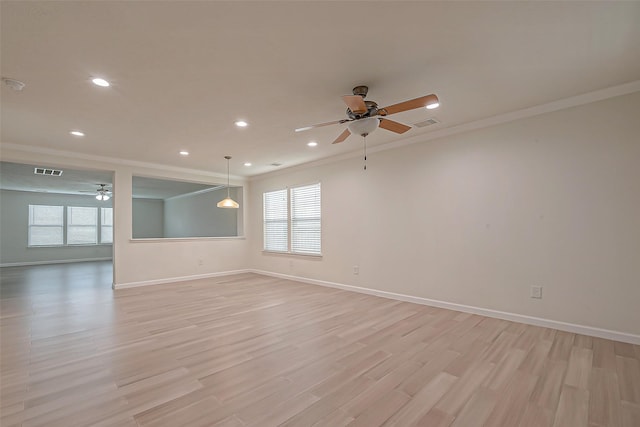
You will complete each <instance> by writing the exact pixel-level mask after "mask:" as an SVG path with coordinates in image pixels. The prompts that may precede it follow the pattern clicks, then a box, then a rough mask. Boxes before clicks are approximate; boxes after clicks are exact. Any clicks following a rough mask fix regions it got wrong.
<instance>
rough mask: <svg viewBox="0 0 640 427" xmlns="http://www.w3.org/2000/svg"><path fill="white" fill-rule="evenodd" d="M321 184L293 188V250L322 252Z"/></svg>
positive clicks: (298, 251)
mask: <svg viewBox="0 0 640 427" xmlns="http://www.w3.org/2000/svg"><path fill="white" fill-rule="evenodd" d="M320 231H321V230H320V184H319V183H318V184H313V185H307V186H304V187H294V188H292V189H291V252H293V253H301V254H316V255H319V254H320V253H321V251H320V250H321V247H320Z"/></svg>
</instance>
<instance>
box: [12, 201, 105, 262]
mask: <svg viewBox="0 0 640 427" xmlns="http://www.w3.org/2000/svg"><path fill="white" fill-rule="evenodd" d="M94 196H95V195H87V196H79V195H72V194H53V193H36V192H30V191H11V190H0V265H7V264H9V265H13V264H33V263H47V262H64V261H82V260H88V259H111V254H112V247H111V245H110V244H107V245H89V246H57V247H28V246H27V243H28V233H29V205H52V206H91V207H93V206H95V207H111V202H110V201H107V202H100V201H98V200H96V198H95V197H94Z"/></svg>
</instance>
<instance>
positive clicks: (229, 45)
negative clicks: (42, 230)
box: [0, 1, 640, 176]
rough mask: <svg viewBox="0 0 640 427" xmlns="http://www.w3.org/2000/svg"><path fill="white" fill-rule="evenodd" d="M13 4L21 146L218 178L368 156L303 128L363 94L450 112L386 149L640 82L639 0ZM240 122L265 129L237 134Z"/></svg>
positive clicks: (376, 138) (6, 125) (12, 115)
mask: <svg viewBox="0 0 640 427" xmlns="http://www.w3.org/2000/svg"><path fill="white" fill-rule="evenodd" d="M0 7H1V20H2V21H1V36H2V40H1V51H2V58H1V59H2V65H1V70H2V76H4V77H11V78H15V79H18V80H21V81H23V82H24V83H26V85H27V86H26V88H25V89H24V90H23V91H22V92H15V91H12V90H10V89H9V88H7V87H4V85H3V87H2V112H1V119H2V133H1V141H2V142H3V143H11V144H19V145H29V146H36V147H42V148H48V149H57V150H63V151H70V152H76V153H84V154H93V155H100V156H106V157H115V158H121V159H129V160H136V161H143V162H150V163H156V164H162V165H172V166H178V167H186V168H191V169H197V170H205V171H213V172H218V173H226V163H225V160H224V159H223V156H224V155H227V154H228V155H231V156H233V159H232V161H231V170H232V174H233V175H244V176H251V175H256V174H260V173H264V172H268V171H271V170H274V169H276V167H274V166H271V165H270V164H271V163H274V162H277V163H282V165H283V166H282V167H287V166H292V165H296V164H301V163H305V162H308V161H312V160H316V159H320V158H324V157H330V156H334V155H340V154H344V153H347V152H352V151H356V150H357V151H360V149H361V146H362V141H361V140H360V138H359V137H354V136H352V137H350V138H349V139H347V141H345V142H344V143H343V144H338V145H332V144H331V141H333V139H334V138H335V137H336V136H337V135H338V134H339V133H340V132H341V131H342V127H341V126H340V125H336V126H331V127H325V128H321V129H316V130H312V131H308V132H301V133H295V132H294V131H293V129H295V128H297V127H301V126H304V125H309V124H313V123H320V122H325V121H331V120H337V119H341V118H344V116H345V106H344V104H343V103H342V101H341V99H340V96H341V95H345V94H350V91H351V88H352V87H353V86H356V85H359V84H366V85H368V86H369V87H370V90H369V96H368V97H367V99H370V100H375V101H377V102H378V103H379V104H380V105H382V106H384V105H389V104H393V103H397V102H400V101H404V100H407V99H411V98H415V97H418V96H422V95H426V94H429V93H436V94H437V95H438V96H439V97H440V100H441V104H442V105H441V108H440V109H438V110H433V111H427V110H425V109H420V110H415V111H412V112H406V113H400V114H397V115H395V116H393V119H395V120H397V121H400V122H404V123H407V124H414V123H417V122H420V121H423V120H425V119H427V118H429V117H436V118H437V119H438V120H439V121H440V122H441V123H440V124H438V125H434V126H430V127H426V128H414V129H412V130H410V131H409V132H407V133H406V134H404V135H396V134H393V133H391V132H388V131H385V130H383V129H379V130H377V131H376V132H374V133H373V134H372V135H371V136H370V137H369V138H368V139H367V143H368V144H369V145H371V146H374V145H379V144H383V143H389V142H392V141H401V140H402V139H403V138H408V137H412V136H416V135H419V134H421V133H429V132H432V131H433V130H434V129H442V128H446V127H452V126H456V125H459V124H463V123H469V122H472V121H475V120H479V119H482V118H487V117H491V116H495V115H498V114H503V113H507V112H510V111H514V110H518V109H522V108H527V107H532V106H536V105H540V104H544V103H548V102H552V101H555V100H559V99H563V98H567V97H571V96H575V95H579V94H583V93H587V92H591V91H594V90H599V89H603V88H607V87H611V86H615V85H620V84H623V83H627V82H631V81H635V80H637V79H638V78H639V77H640V25H638V22H640V2H637V1H632V2H609V1H605V2H406V3H405V2H399V1H387V2H268V1H265V2H218V1H211V2H205V1H200V2H189V1H172V2H126V1H125V2H115V1H103V2H88V1H69V2H30V1H2V3H1V6H0ZM92 76H101V77H104V78H106V79H108V80H110V81H111V82H112V83H113V86H112V87H111V88H108V89H104V88H98V87H95V86H93V85H92V84H91V83H90V82H89V79H90V77H92ZM239 118H242V119H246V120H247V121H248V122H249V123H250V126H249V127H248V128H246V129H237V128H236V127H235V126H234V125H233V122H234V121H235V120H236V119H239ZM342 126H344V125H342ZM72 129H81V130H83V131H84V132H85V133H86V136H85V137H84V138H77V137H72V136H71V135H69V133H68V132H69V131H70V130H72ZM310 140H315V141H317V142H318V143H319V146H318V147H316V148H309V147H307V146H306V143H307V142H308V141H310ZM181 149H186V150H189V151H190V152H191V155H190V156H189V157H186V158H185V157H180V156H179V155H178V151H179V150H181ZM247 161H250V162H252V163H253V166H251V167H244V166H242V164H243V163H244V162H247Z"/></svg>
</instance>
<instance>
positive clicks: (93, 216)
mask: <svg viewBox="0 0 640 427" xmlns="http://www.w3.org/2000/svg"><path fill="white" fill-rule="evenodd" d="M97 243H98V208H89V207H79V206H67V244H68V245H95V244H97Z"/></svg>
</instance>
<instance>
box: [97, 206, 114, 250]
mask: <svg viewBox="0 0 640 427" xmlns="http://www.w3.org/2000/svg"><path fill="white" fill-rule="evenodd" d="M100 243H113V208H100Z"/></svg>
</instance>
